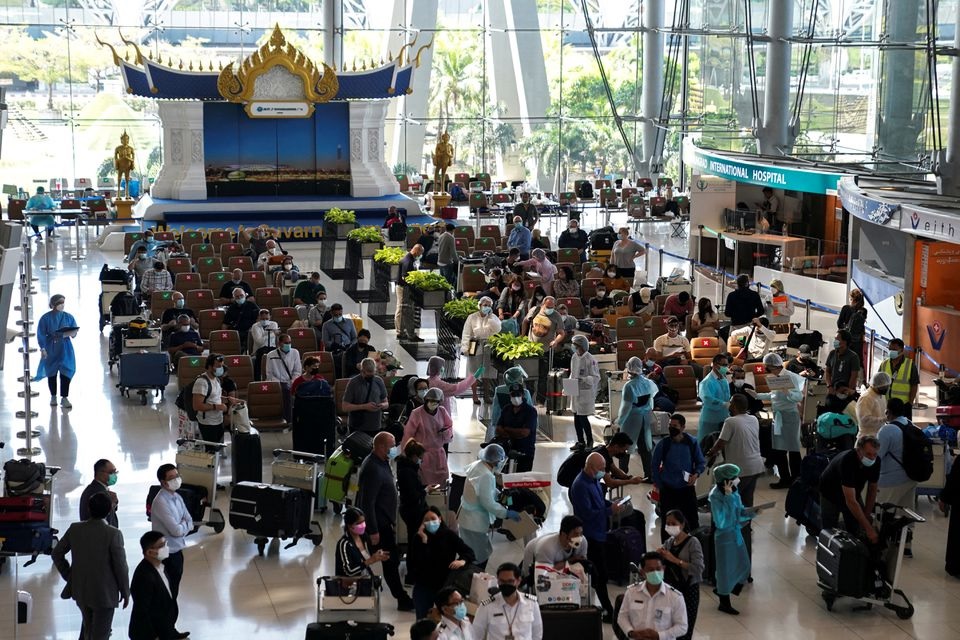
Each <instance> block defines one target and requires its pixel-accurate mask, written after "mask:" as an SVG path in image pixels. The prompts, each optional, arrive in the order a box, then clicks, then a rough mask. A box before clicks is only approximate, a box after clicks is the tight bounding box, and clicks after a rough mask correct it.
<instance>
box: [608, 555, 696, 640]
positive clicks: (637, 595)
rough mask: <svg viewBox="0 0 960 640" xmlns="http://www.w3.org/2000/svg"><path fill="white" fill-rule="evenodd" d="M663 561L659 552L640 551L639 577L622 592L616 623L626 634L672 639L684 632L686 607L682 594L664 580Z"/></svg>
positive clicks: (655, 639) (640, 639)
mask: <svg viewBox="0 0 960 640" xmlns="http://www.w3.org/2000/svg"><path fill="white" fill-rule="evenodd" d="M664 563H665V561H664V558H663V556H661V555H660V554H659V553H656V552H653V551H650V552H648V553H645V554H643V559H642V560H641V563H640V569H641V570H642V571H643V580H642V581H641V582H638V583H637V584H632V585H630V586H629V587H627V590H626V591H624V593H623V605H622V606H621V607H620V614H619V615H618V616H617V626H619V627H620V630H621V631H623V633H624V634H625V635H626V636H627V637H628V638H631V639H636V640H675V639H676V638H680V637H683V636H684V634H686V633H687V626H688V625H687V607H686V604H685V603H684V600H683V595H682V594H681V593H680V592H679V591H677V590H676V589H675V588H673V587H672V586H670V585H669V584H665V583H664V581H663V577H664V570H663V567H664Z"/></svg>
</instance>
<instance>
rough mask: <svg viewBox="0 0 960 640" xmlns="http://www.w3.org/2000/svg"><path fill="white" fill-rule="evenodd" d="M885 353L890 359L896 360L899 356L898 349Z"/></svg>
mask: <svg viewBox="0 0 960 640" xmlns="http://www.w3.org/2000/svg"><path fill="white" fill-rule="evenodd" d="M887 355H888V356H889V357H890V359H891V360H896V359H897V358H899V357H900V352H899V351H891V352H889V353H888V354H887Z"/></svg>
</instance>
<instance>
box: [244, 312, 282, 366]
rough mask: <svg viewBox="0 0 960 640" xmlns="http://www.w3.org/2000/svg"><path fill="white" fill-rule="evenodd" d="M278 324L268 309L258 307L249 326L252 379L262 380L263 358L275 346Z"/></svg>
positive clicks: (278, 330)
mask: <svg viewBox="0 0 960 640" xmlns="http://www.w3.org/2000/svg"><path fill="white" fill-rule="evenodd" d="M279 338H280V325H278V324H277V323H276V322H274V321H273V320H272V319H271V318H270V309H260V311H259V314H258V316H257V322H256V323H255V324H254V325H253V326H252V327H250V342H251V345H250V351H251V353H252V354H253V379H254V380H262V379H263V378H262V377H261V372H262V371H263V359H264V357H266V355H267V354H268V353H270V352H271V351H273V350H274V349H276V348H277V340H279Z"/></svg>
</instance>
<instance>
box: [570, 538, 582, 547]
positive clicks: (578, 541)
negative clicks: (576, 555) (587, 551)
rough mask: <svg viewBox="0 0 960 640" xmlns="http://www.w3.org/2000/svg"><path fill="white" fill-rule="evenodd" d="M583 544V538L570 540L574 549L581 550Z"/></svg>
mask: <svg viewBox="0 0 960 640" xmlns="http://www.w3.org/2000/svg"><path fill="white" fill-rule="evenodd" d="M582 543H583V536H577V537H575V538H570V545H571V546H572V547H573V548H574V549H579V548H580V545H581V544H582Z"/></svg>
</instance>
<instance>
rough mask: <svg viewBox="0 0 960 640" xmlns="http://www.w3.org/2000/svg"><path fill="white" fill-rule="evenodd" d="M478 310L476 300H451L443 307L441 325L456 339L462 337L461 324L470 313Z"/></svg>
mask: <svg viewBox="0 0 960 640" xmlns="http://www.w3.org/2000/svg"><path fill="white" fill-rule="evenodd" d="M479 309H480V303H479V302H478V301H477V299H476V298H460V299H458V300H451V301H450V302H448V303H446V304H445V305H443V313H442V314H441V315H442V317H443V323H444V324H445V325H446V328H447V329H448V330H449V331H450V333H451V334H453V335H455V336H457V337H458V338H459V337H461V336H463V324H464V322H465V321H466V319H467V316H469V315H470V314H471V313H476V312H477V311H478V310H479Z"/></svg>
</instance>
